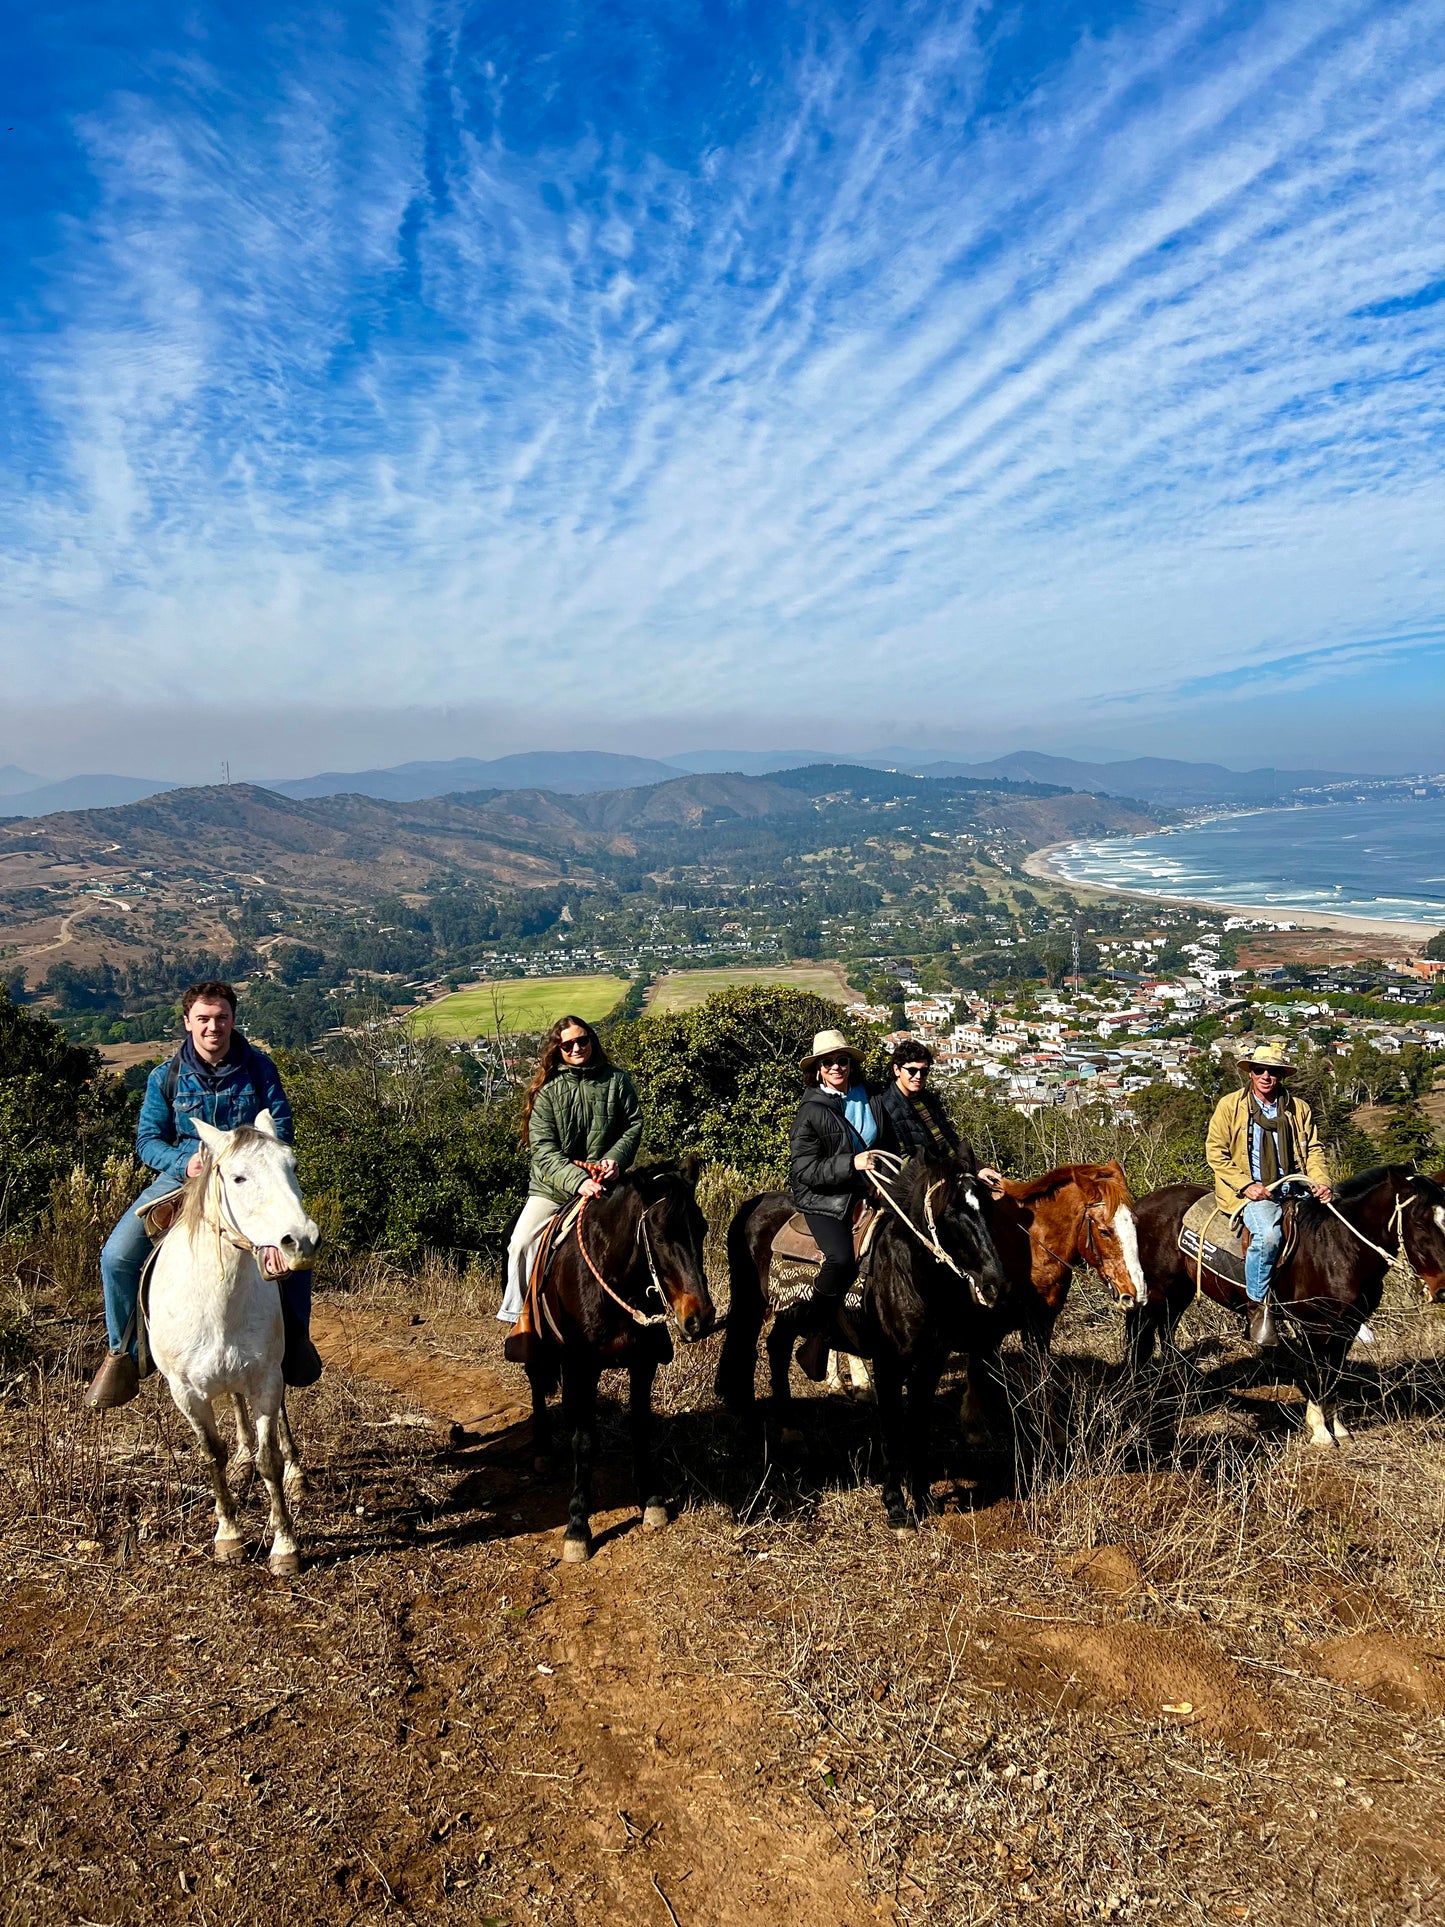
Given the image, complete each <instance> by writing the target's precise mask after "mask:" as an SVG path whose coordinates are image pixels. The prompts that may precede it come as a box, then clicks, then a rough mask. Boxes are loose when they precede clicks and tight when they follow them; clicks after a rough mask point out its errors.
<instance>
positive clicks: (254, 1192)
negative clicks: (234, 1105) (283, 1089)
mask: <svg viewBox="0 0 1445 1927" xmlns="http://www.w3.org/2000/svg"><path fill="white" fill-rule="evenodd" d="M196 1134H197V1136H198V1137H199V1138H200V1140H201V1146H202V1148H203V1150H204V1151H205V1152H206V1164H205V1168H204V1169H203V1170H202V1172H201V1174H200V1176H199V1177H197V1178H194V1179H192V1180H191V1184H192V1186H193V1187H194V1189H193V1190H192V1189H190V1188H189V1187H188V1197H187V1204H188V1206H189V1207H190V1210H191V1213H192V1215H193V1216H194V1215H195V1214H198V1213H199V1214H202V1215H204V1217H205V1218H206V1220H207V1222H212V1221H213V1222H214V1223H215V1224H216V1226H217V1228H218V1229H220V1230H222V1231H230V1232H231V1233H233V1234H234V1235H235V1236H236V1237H238V1238H239V1239H241V1240H242V1241H243V1242H244V1243H246V1244H249V1245H252V1246H254V1247H255V1248H257V1249H258V1250H259V1249H261V1248H262V1247H264V1246H267V1245H274V1246H275V1248H276V1249H277V1250H278V1251H279V1252H280V1253H281V1255H282V1256H283V1257H284V1258H285V1259H286V1261H287V1263H288V1264H289V1265H290V1266H291V1268H292V1270H293V1271H294V1270H295V1269H296V1268H297V1267H298V1266H300V1265H304V1264H306V1263H307V1261H308V1260H309V1259H310V1257H311V1255H312V1253H313V1252H314V1251H315V1250H316V1247H317V1245H318V1244H319V1243H320V1242H321V1233H320V1230H319V1229H318V1228H317V1226H316V1225H315V1223H314V1222H313V1221H312V1220H311V1219H310V1218H309V1217H307V1215H306V1206H305V1205H304V1204H303V1203H302V1201H301V1187H300V1185H299V1184H298V1183H297V1181H296V1154H295V1152H294V1151H293V1150H292V1149H291V1147H290V1146H289V1145H287V1144H283V1143H282V1142H281V1140H280V1139H279V1138H278V1137H277V1135H276V1125H275V1122H274V1120H273V1119H272V1116H271V1113H270V1112H269V1111H262V1112H261V1114H260V1115H259V1116H258V1117H257V1119H256V1122H255V1123H254V1124H243V1125H241V1126H240V1128H239V1129H237V1130H234V1131H221V1130H217V1128H216V1127H215V1125H214V1124H207V1123H206V1121H205V1119H204V1118H197V1119H196Z"/></svg>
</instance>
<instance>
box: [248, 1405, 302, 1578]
mask: <svg viewBox="0 0 1445 1927" xmlns="http://www.w3.org/2000/svg"><path fill="white" fill-rule="evenodd" d="M280 1411H281V1403H280V1400H279V1399H278V1400H277V1402H276V1410H275V1411H274V1412H265V1411H262V1412H258V1413H257V1414H256V1469H257V1471H258V1472H259V1473H260V1474H261V1477H262V1478H263V1479H264V1480H265V1481H266V1491H267V1494H268V1496H269V1497H270V1500H271V1520H270V1525H271V1555H270V1557H269V1558H268V1559H267V1561H266V1564H267V1565H268V1566H269V1568H270V1569H271V1571H272V1572H273V1573H275V1574H276V1576H277V1578H280V1579H284V1578H289V1577H290V1576H291V1575H292V1574H293V1573H296V1572H299V1571H300V1569H301V1555H300V1553H299V1552H298V1551H297V1549H296V1527H295V1524H294V1522H293V1520H292V1518H291V1508H290V1506H289V1505H288V1504H287V1503H286V1481H285V1476H284V1473H285V1465H284V1460H283V1458H282V1454H281V1447H280V1444H279V1441H278V1439H277V1436H276V1434H277V1429H278V1420H279V1417H280Z"/></svg>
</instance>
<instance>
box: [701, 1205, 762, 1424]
mask: <svg viewBox="0 0 1445 1927" xmlns="http://www.w3.org/2000/svg"><path fill="white" fill-rule="evenodd" d="M767 1201H768V1200H767V1196H766V1194H765V1195H764V1196H762V1197H758V1198H749V1199H748V1200H747V1202H746V1203H745V1204H743V1205H741V1206H740V1207H739V1209H738V1211H737V1213H736V1215H735V1216H734V1218H733V1221H732V1223H731V1224H730V1225H729V1226H728V1287H729V1301H728V1322H727V1330H726V1332H725V1333H724V1335H723V1348H722V1357H721V1358H720V1359H719V1360H718V1367H717V1379H716V1382H715V1386H714V1389H715V1390H716V1392H717V1395H718V1397H719V1398H720V1399H721V1400H722V1402H723V1404H724V1405H726V1406H727V1408H728V1410H729V1411H733V1412H741V1411H746V1410H747V1409H748V1407H749V1406H751V1404H752V1402H753V1381H754V1376H755V1374H756V1372H757V1365H758V1337H759V1335H760V1333H761V1332H762V1329H763V1321H764V1319H765V1318H766V1317H767V1315H768V1303H767V1298H766V1295H765V1294H764V1291H763V1280H762V1273H761V1270H760V1268H759V1265H758V1260H757V1257H756V1255H755V1254H754V1251H753V1244H752V1235H751V1233H752V1221H753V1218H754V1216H755V1215H756V1213H757V1210H758V1207H759V1206H760V1205H763V1204H766V1203H767Z"/></svg>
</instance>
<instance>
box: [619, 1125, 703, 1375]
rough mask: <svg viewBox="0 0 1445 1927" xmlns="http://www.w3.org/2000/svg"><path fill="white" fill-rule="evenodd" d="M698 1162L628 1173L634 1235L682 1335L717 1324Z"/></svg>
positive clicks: (696, 1334)
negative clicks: (633, 1200)
mask: <svg viewBox="0 0 1445 1927" xmlns="http://www.w3.org/2000/svg"><path fill="white" fill-rule="evenodd" d="M700 1169H701V1161H700V1160H699V1159H698V1158H696V1157H686V1158H682V1159H680V1160H678V1161H677V1162H675V1163H667V1164H651V1165H643V1166H642V1167H641V1168H640V1169H636V1170H634V1171H632V1172H630V1173H629V1174H628V1175H629V1188H630V1189H631V1190H633V1191H634V1192H635V1193H636V1196H637V1201H638V1205H639V1207H640V1215H639V1217H638V1221H637V1232H636V1238H637V1243H638V1244H639V1246H640V1247H641V1249H642V1253H643V1256H644V1258H645V1260H646V1262H647V1264H648V1266H649V1268H650V1270H651V1274H652V1282H653V1283H654V1284H655V1285H656V1286H657V1287H658V1288H659V1289H660V1291H661V1293H662V1296H663V1297H664V1298H665V1299H666V1301H667V1307H668V1310H669V1311H671V1313H672V1315H673V1317H674V1318H675V1319H676V1321H677V1328H678V1330H679V1331H680V1332H681V1333H682V1335H683V1337H684V1338H685V1339H687V1340H688V1341H689V1342H691V1341H692V1340H694V1339H698V1338H705V1337H706V1336H707V1334H708V1333H709V1332H710V1331H712V1330H713V1329H714V1328H715V1326H716V1324H717V1308H716V1306H715V1305H714V1304H713V1301H712V1294H711V1292H710V1291H709V1290H708V1284H707V1269H706V1266H705V1265H704V1262H703V1241H704V1239H705V1238H706V1237H707V1220H706V1219H705V1218H704V1217H703V1215H702V1212H701V1211H700V1210H699V1208H698V1202H697V1179H698V1172H699V1170H700Z"/></svg>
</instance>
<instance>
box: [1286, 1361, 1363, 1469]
mask: <svg viewBox="0 0 1445 1927" xmlns="http://www.w3.org/2000/svg"><path fill="white" fill-rule="evenodd" d="M1344 1362H1345V1360H1344V1353H1343V1352H1338V1353H1336V1350H1335V1349H1334V1348H1332V1349H1331V1350H1330V1351H1327V1352H1325V1353H1324V1354H1323V1355H1321V1354H1320V1353H1311V1354H1310V1355H1309V1359H1308V1363H1307V1364H1306V1365H1305V1367H1304V1369H1303V1370H1301V1371H1300V1372H1299V1373H1298V1374H1297V1375H1296V1376H1297V1382H1298V1383H1299V1387H1300V1390H1301V1391H1302V1392H1303V1393H1304V1395H1305V1420H1304V1430H1305V1435H1306V1437H1307V1438H1308V1439H1309V1442H1310V1444H1311V1445H1315V1446H1319V1447H1320V1448H1321V1449H1322V1450H1324V1451H1332V1450H1333V1449H1334V1448H1335V1447H1336V1446H1338V1445H1344V1444H1347V1443H1348V1442H1349V1437H1350V1433H1349V1428H1348V1427H1347V1426H1346V1425H1345V1423H1344V1421H1343V1420H1342V1419H1341V1418H1340V1416H1339V1414H1338V1412H1337V1411H1336V1410H1335V1397H1336V1392H1337V1388H1338V1386H1339V1382H1340V1373H1341V1370H1342V1369H1343V1366H1344Z"/></svg>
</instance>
